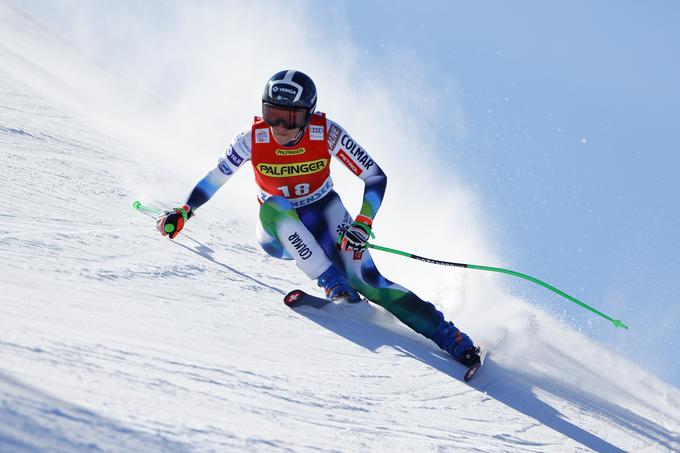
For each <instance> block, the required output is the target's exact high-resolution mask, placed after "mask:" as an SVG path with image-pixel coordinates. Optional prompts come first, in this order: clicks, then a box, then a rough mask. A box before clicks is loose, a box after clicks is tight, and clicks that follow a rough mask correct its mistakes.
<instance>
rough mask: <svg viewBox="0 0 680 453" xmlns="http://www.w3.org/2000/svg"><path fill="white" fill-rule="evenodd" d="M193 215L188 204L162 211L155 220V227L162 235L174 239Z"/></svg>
mask: <svg viewBox="0 0 680 453" xmlns="http://www.w3.org/2000/svg"><path fill="white" fill-rule="evenodd" d="M193 215H194V213H193V212H192V211H191V208H190V207H189V206H188V205H186V204H185V205H184V206H182V207H179V208H175V209H171V210H169V211H164V212H163V214H161V215H160V217H158V220H157V221H156V228H158V231H160V232H161V234H162V235H163V236H168V237H169V238H170V239H175V237H177V235H178V234H179V232H180V231H182V228H184V225H185V224H186V223H187V221H188V220H189V219H190V218H191V217H192V216H193Z"/></svg>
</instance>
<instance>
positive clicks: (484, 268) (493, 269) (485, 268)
mask: <svg viewBox="0 0 680 453" xmlns="http://www.w3.org/2000/svg"><path fill="white" fill-rule="evenodd" d="M366 246H367V247H369V248H372V249H376V250H380V251H383V252H388V253H394V254H395V255H401V256H405V257H407V258H412V259H414V260H418V261H424V262H426V263H432V264H439V265H442V266H454V267H463V268H466V269H478V270H482V271H490V272H499V273H502V274H508V275H514V276H515V277H520V278H523V279H525V280H529V281H530V282H534V283H536V284H538V285H540V286H542V287H544V288H547V289H549V290H550V291H552V292H554V293H557V294H559V295H560V296H562V297H564V298H566V299H568V300H570V301H572V302H574V303H575V304H577V305H580V306H581V307H583V308H585V309H586V310H589V311H591V312H593V313H595V314H596V315H598V316H601V317H602V318H604V319H606V320H607V321H609V322H611V323H612V324H614V326H615V327H621V328H624V329H628V326H626V325H625V324H624V323H623V322H621V320H620V319H614V318H612V317H611V316H608V315H605V314H604V313H602V312H601V311H598V310H596V309H594V308H593V307H591V306H590V305H586V304H585V303H583V302H581V301H580V300H578V299H576V298H575V297H572V296H570V295H569V294H567V293H565V292H564V291H561V290H559V289H557V288H555V287H554V286H552V285H549V284H547V283H545V282H543V281H541V280H539V279H537V278H535V277H532V276H530V275H526V274H522V273H520V272H515V271H513V270H510V269H502V268H500V267H489V266H479V265H476V264H465V263H453V262H450V261H441V260H435V259H432V258H425V257H422V256H418V255H414V254H413V253H409V252H403V251H401V250H396V249H391V248H388V247H382V246H380V245H375V244H366Z"/></svg>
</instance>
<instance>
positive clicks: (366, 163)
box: [340, 134, 374, 170]
mask: <svg viewBox="0 0 680 453" xmlns="http://www.w3.org/2000/svg"><path fill="white" fill-rule="evenodd" d="M340 142H341V143H342V146H344V147H345V149H346V150H347V152H348V153H350V154H351V155H352V156H354V161H355V162H357V163H358V164H360V165H361V166H362V167H364V169H366V170H368V169H369V168H371V167H372V166H373V164H374V162H373V160H372V159H371V158H370V157H368V154H366V151H364V150H363V149H362V148H361V146H359V145H357V144H356V143H355V142H354V140H352V139H351V138H349V135H347V134H344V135H343V136H342V139H341V140H340Z"/></svg>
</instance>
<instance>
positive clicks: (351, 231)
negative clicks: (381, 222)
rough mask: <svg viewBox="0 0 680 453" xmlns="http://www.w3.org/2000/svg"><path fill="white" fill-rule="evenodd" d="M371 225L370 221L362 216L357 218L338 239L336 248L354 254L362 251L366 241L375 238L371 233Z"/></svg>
mask: <svg viewBox="0 0 680 453" xmlns="http://www.w3.org/2000/svg"><path fill="white" fill-rule="evenodd" d="M371 225H372V221H371V219H369V218H368V217H365V216H362V215H360V216H358V217H357V218H356V220H355V221H354V223H352V224H351V225H350V226H349V228H347V230H346V231H345V232H344V233H342V234H340V236H339V237H338V248H339V249H340V250H353V251H354V252H361V251H363V250H364V249H365V248H366V243H367V242H368V240H369V239H371V238H374V237H375V234H373V231H371Z"/></svg>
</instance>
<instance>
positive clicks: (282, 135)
mask: <svg viewBox="0 0 680 453" xmlns="http://www.w3.org/2000/svg"><path fill="white" fill-rule="evenodd" d="M270 128H271V130H272V135H273V136H274V140H276V142H277V143H278V144H279V145H285V144H286V143H288V142H290V141H293V140H295V138H296V137H297V134H298V132H299V131H300V128H295V129H286V128H285V127H283V126H282V125H280V124H279V125H277V126H270Z"/></svg>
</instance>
